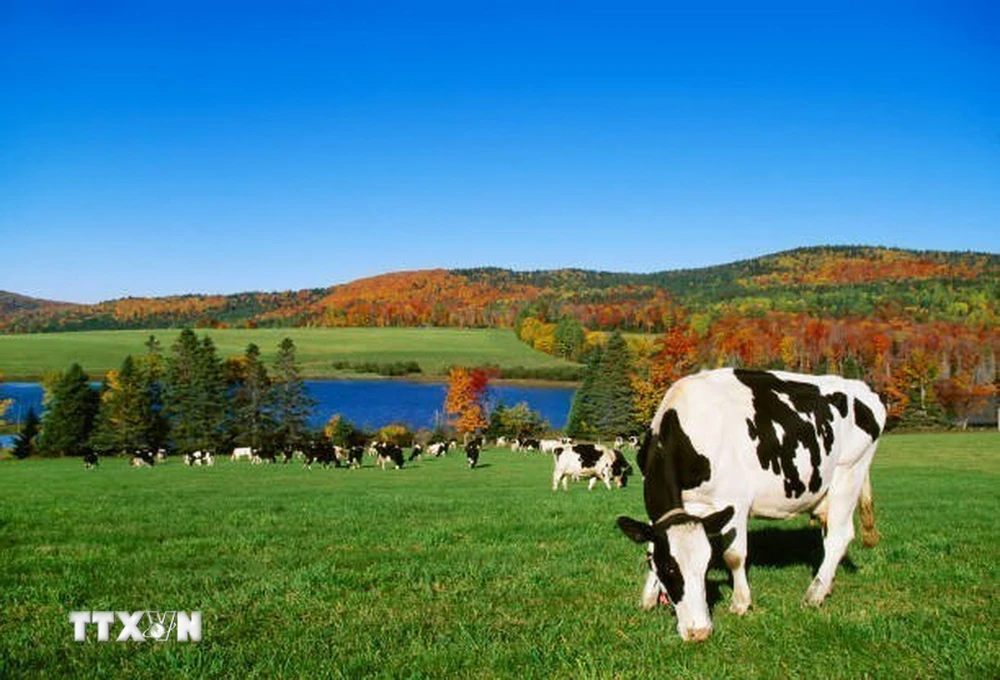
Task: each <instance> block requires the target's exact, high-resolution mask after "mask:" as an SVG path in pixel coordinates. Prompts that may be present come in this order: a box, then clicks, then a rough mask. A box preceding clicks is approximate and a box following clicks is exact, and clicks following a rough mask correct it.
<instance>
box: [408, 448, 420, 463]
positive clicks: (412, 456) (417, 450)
mask: <svg viewBox="0 0 1000 680" xmlns="http://www.w3.org/2000/svg"><path fill="white" fill-rule="evenodd" d="M423 457H424V447H423V446H421V445H420V444H414V445H413V450H412V451H411V452H410V457H409V458H407V460H408V461H409V462H411V463H412V462H413V461H415V460H417V459H418V458H423Z"/></svg>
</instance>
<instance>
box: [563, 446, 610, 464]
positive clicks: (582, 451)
mask: <svg viewBox="0 0 1000 680" xmlns="http://www.w3.org/2000/svg"><path fill="white" fill-rule="evenodd" d="M570 450H572V451H573V453H575V454H576V455H578V456H579V457H580V467H583V468H592V467H594V466H595V465H597V461H599V460H600V459H601V456H603V455H604V452H603V451H598V450H597V447H596V446H594V445H593V444H574V445H573V446H572V447H571V449H570Z"/></svg>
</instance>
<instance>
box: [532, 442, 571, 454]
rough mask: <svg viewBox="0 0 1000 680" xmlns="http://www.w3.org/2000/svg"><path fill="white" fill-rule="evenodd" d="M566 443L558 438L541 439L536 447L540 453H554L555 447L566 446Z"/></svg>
mask: <svg viewBox="0 0 1000 680" xmlns="http://www.w3.org/2000/svg"><path fill="white" fill-rule="evenodd" d="M566 445H567V443H566V442H564V441H562V440H560V439H541V440H539V442H538V448H539V449H540V450H541V452H542V453H555V452H556V449H559V448H566Z"/></svg>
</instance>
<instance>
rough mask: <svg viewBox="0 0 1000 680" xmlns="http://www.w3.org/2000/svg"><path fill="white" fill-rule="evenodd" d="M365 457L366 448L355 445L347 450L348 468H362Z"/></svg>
mask: <svg viewBox="0 0 1000 680" xmlns="http://www.w3.org/2000/svg"><path fill="white" fill-rule="evenodd" d="M364 455H365V447H363V446H361V445H358V444H355V445H354V446H351V447H348V448H347V466H348V467H350V468H352V469H360V468H361V460H362V459H363V458H364Z"/></svg>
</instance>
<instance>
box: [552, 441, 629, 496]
mask: <svg viewBox="0 0 1000 680" xmlns="http://www.w3.org/2000/svg"><path fill="white" fill-rule="evenodd" d="M554 453H555V455H556V459H555V470H553V472H552V490H553V491H556V490H558V489H559V482H562V485H563V490H564V491H568V490H569V479H570V478H571V477H572V478H573V480H574V481H575V480H579V479H581V478H584V477H586V478H589V479H590V483H589V484H588V485H587V489H588V490H590V489H593V488H594V485H595V484H597V482H598V481H603V482H604V485H605V486H606V487H608V490H609V491H610V490H611V482H612V481H614V482H615V484H616V486H618V487H619V488H622V487H624V486H625V485H626V484H627V483H628V476H629V475H630V474H632V466H631V465H629V464H628V461H627V460H625V457H624V456H622V454H621V452H619V451H615V450H613V449H609V448H607V447H605V446H598V445H596V444H573V445H572V446H566V447H560V448H557V449H556V450H555V452H554Z"/></svg>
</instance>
